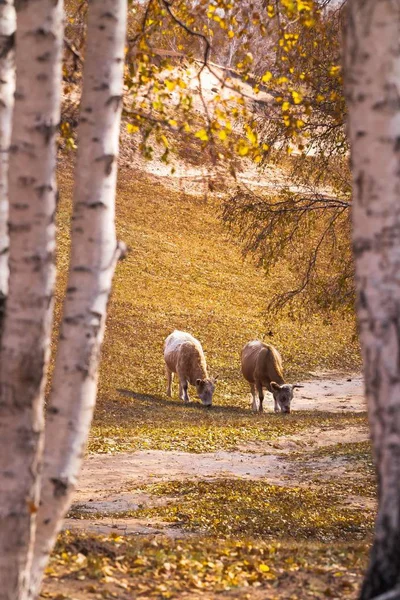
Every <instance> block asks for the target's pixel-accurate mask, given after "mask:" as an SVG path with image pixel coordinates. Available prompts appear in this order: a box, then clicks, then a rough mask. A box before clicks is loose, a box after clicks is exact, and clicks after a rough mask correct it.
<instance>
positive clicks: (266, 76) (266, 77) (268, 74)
mask: <svg viewBox="0 0 400 600" xmlns="http://www.w3.org/2000/svg"><path fill="white" fill-rule="evenodd" d="M271 79H272V73H271V71H267V72H266V73H264V75H263V76H262V78H261V81H263V82H264V83H268V81H271Z"/></svg>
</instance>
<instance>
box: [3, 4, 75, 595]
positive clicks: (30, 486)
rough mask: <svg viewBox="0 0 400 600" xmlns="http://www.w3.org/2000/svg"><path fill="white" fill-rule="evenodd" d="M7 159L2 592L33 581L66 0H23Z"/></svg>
mask: <svg viewBox="0 0 400 600" xmlns="http://www.w3.org/2000/svg"><path fill="white" fill-rule="evenodd" d="M16 9H17V32H16V55H15V60H16V69H17V80H18V81H17V87H16V94H15V108H14V114H13V131H12V139H11V148H10V166H9V201H10V204H9V208H10V211H9V234H10V257H9V265H10V286H9V294H8V299H7V307H6V314H5V322H4V328H3V336H2V344H1V354H0V582H1V585H0V599H4V600H6V599H7V600H12V599H14V598H15V599H17V598H21V596H22V594H23V591H24V589H25V586H26V585H27V584H28V583H29V577H28V570H29V563H30V560H31V555H32V550H33V547H32V540H33V535H34V525H35V512H36V510H37V503H38V458H39V453H40V446H41V437H42V436H41V432H42V429H43V392H44V385H45V372H46V366H47V362H48V355H49V348H50V331H51V322H52V305H53V288H54V279H55V267H54V248H55V225H54V214H55V208H56V195H57V193H56V183H55V167H56V145H55V134H56V131H57V127H58V123H59V119H60V91H61V58H62V46H63V26H62V20H63V7H62V2H61V0H58V1H54V0H24V1H21V0H20V1H18V4H17V6H16Z"/></svg>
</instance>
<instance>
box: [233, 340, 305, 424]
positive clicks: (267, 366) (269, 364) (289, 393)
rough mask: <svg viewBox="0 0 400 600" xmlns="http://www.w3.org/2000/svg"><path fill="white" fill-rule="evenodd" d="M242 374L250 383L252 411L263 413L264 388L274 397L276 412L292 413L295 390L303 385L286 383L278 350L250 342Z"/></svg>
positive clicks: (243, 357) (244, 357) (256, 342)
mask: <svg viewBox="0 0 400 600" xmlns="http://www.w3.org/2000/svg"><path fill="white" fill-rule="evenodd" d="M241 358H242V373H243V377H244V378H245V379H247V381H248V382H249V383H250V390H251V395H252V397H253V403H252V410H253V411H254V412H257V411H259V412H263V401H264V391H263V390H264V388H266V389H267V390H268V391H269V392H271V393H272V395H273V397H274V410H275V412H279V411H281V412H283V413H290V403H291V401H292V399H293V390H294V388H297V387H302V386H301V385H290V384H288V383H285V380H284V379H283V374H282V358H281V355H280V354H279V352H278V350H277V349H276V348H274V347H273V346H270V345H269V344H264V343H263V342H259V341H258V340H254V341H253V342H248V344H246V345H245V347H244V348H243V350H242V357H241ZM256 390H257V392H258V398H259V405H258V406H257V399H256Z"/></svg>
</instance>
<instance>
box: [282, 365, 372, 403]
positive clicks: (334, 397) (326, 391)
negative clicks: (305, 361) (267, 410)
mask: <svg viewBox="0 0 400 600" xmlns="http://www.w3.org/2000/svg"><path fill="white" fill-rule="evenodd" d="M315 375H316V379H313V380H311V381H304V382H302V383H301V385H304V388H302V389H300V390H299V391H296V392H295V399H294V400H293V410H320V411H328V412H363V411H365V410H366V406H365V400H364V387H363V380H362V377H361V376H360V375H349V376H348V377H346V378H338V377H329V378H326V375H325V374H324V373H315Z"/></svg>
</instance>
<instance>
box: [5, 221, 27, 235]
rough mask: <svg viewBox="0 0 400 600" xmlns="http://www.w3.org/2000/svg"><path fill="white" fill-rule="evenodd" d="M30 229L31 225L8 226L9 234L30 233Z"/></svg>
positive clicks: (15, 224)
mask: <svg viewBox="0 0 400 600" xmlns="http://www.w3.org/2000/svg"><path fill="white" fill-rule="evenodd" d="M31 228H32V224H31V223H11V222H9V224H8V231H9V233H22V232H24V231H25V232H27V231H30V230H31Z"/></svg>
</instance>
